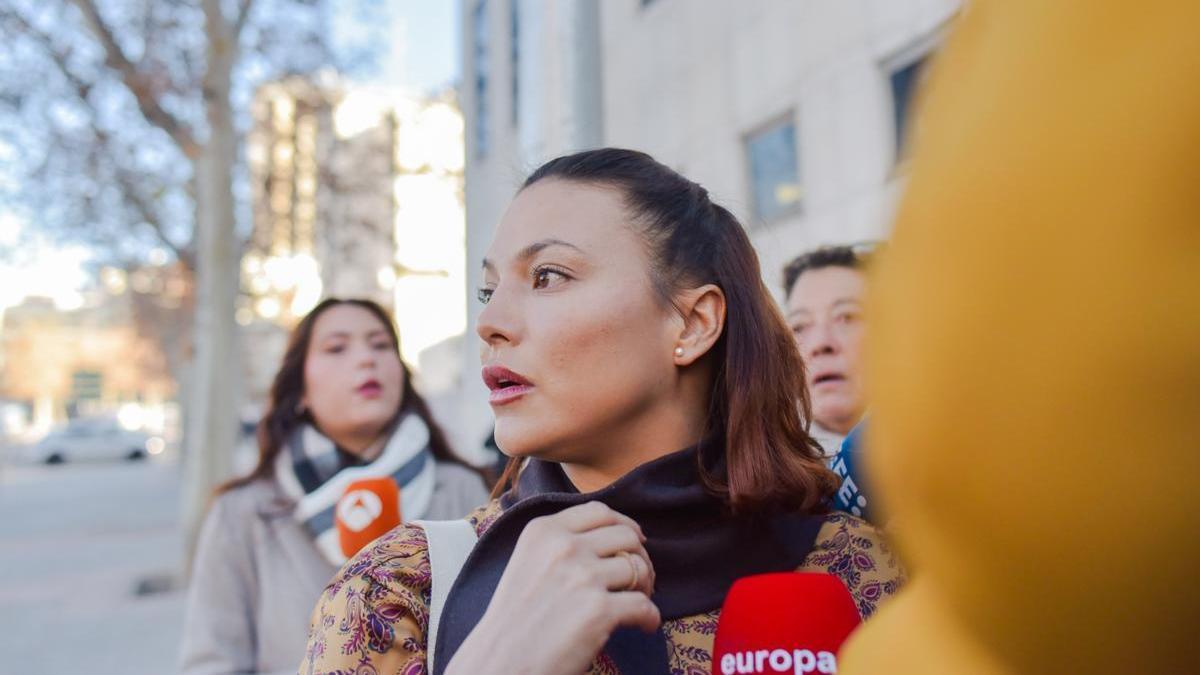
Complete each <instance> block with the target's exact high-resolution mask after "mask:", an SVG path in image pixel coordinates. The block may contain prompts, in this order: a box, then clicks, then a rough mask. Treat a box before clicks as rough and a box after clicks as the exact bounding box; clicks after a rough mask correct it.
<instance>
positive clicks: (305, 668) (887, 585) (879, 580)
mask: <svg viewBox="0 0 1200 675" xmlns="http://www.w3.org/2000/svg"><path fill="white" fill-rule="evenodd" d="M500 513H501V508H500V505H499V502H498V501H492V502H491V503H490V504H487V505H485V506H483V507H480V508H479V509H477V510H476V511H475V512H473V513H472V514H471V515H470V516H468V518H467V520H468V521H470V522H471V524H472V525H474V527H475V531H476V532H477V533H479V534H483V533H484V532H485V531H487V529H488V528H489V527H490V526H491V525H492V523H493V522H495V520H496V518H497V517H498V516H499V515H500ZM797 571H801V572H823V573H828V574H833V575H835V576H837V577H838V578H840V579H841V580H842V581H843V582H844V583H845V584H846V587H847V588H848V589H849V590H850V594H851V596H852V597H853V598H854V602H855V604H857V605H858V611H859V613H860V614H861V615H862V616H863V618H864V619H865V618H868V617H870V616H871V615H872V614H873V613H874V612H875V610H876V607H877V606H878V604H879V603H880V602H881V601H883V600H884V599H886V598H887V597H889V596H891V595H892V594H894V593H895V592H896V591H897V590H898V589H899V587H900V584H901V583H902V582H903V579H904V573H903V571H902V570H901V567H900V564H899V562H898V560H897V558H896V556H895V555H894V554H893V553H892V551H891V550H890V549H889V548H888V546H887V544H886V543H885V542H884V540H883V538H882V537H881V536H880V534H879V532H878V531H877V530H876V529H875V528H873V527H872V526H871V525H869V524H867V523H866V522H865V521H863V520H861V519H859V518H855V517H854V516H850V515H847V514H844V513H833V514H830V515H828V516H826V517H825V522H824V524H823V525H822V527H821V529H820V531H819V533H818V534H817V539H816V542H815V543H814V545H813V550H812V553H810V554H809V555H808V557H807V558H806V559H805V561H804V563H803V564H802V565H801V566H800V567H799V568H798V569H797ZM429 593H430V568H429V557H428V554H427V551H426V542H425V531H424V530H422V529H421V528H420V527H415V526H402V527H398V528H396V529H395V530H393V531H391V532H390V533H388V534H387V535H384V536H383V537H381V538H379V539H378V540H377V541H376V542H375V543H374V544H373V545H372V546H370V547H368V548H366V549H364V550H363V551H362V552H360V553H359V554H358V555H357V556H355V557H354V558H353V559H351V560H350V561H349V562H348V563H346V565H345V566H344V567H343V568H342V570H341V571H340V572H339V573H338V574H337V576H336V577H334V580H333V581H332V582H331V583H330V584H329V586H328V587H326V589H325V593H324V594H323V595H322V597H321V600H320V602H318V603H317V607H316V609H315V610H314V611H313V616H312V621H311V624H310V627H309V637H308V648H307V650H306V652H305V655H304V662H303V663H302V664H301V667H300V673H302V674H304V675H318V674H319V675H383V674H385V673H387V674H392V673H396V674H401V675H421V674H423V673H425V672H426V670H425V635H426V631H427V628H428V622H429ZM719 617H720V610H714V611H711V612H707V613H704V614H699V615H695V616H689V617H684V618H682V619H676V620H672V621H665V622H664V623H663V632H664V633H665V634H666V637H667V643H668V646H669V648H670V662H671V672H672V674H673V675H708V674H709V673H710V672H711V671H710V668H711V661H712V646H713V638H714V637H715V635H716V631H717V620H718V618H719ZM589 672H590V673H592V674H595V675H617V673H618V671H617V670H616V668H615V667H614V666H613V664H611V663H608V662H606V659H605V658H604V657H603V656H601V657H599V658H597V660H596V661H595V662H594V663H593V664H592V666H591V669H590V671H589Z"/></svg>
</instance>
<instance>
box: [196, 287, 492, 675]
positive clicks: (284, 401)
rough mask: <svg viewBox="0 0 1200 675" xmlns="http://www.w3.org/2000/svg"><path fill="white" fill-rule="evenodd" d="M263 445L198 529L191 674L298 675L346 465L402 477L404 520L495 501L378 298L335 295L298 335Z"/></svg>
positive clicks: (329, 571)
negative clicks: (417, 381) (437, 417)
mask: <svg viewBox="0 0 1200 675" xmlns="http://www.w3.org/2000/svg"><path fill="white" fill-rule="evenodd" d="M258 444H259V459H258V464H257V466H256V467H255V468H254V470H253V471H252V472H251V473H250V474H249V475H248V476H246V477H244V478H240V479H237V480H234V481H232V482H230V483H228V484H226V485H224V486H222V487H221V488H220V489H219V490H218V491H217V496H216V498H215V500H214V502H213V504H212V508H211V510H210V512H209V514H208V517H207V520H206V521H205V524H204V527H203V529H202V531H201V534H200V539H199V543H198V545H197V549H196V558H195V562H194V565H193V568H192V579H191V587H190V590H189V597H188V609H187V617H186V622H185V628H184V637H183V646H182V671H183V672H184V673H185V674H188V675H199V674H200V673H212V674H216V673H235V672H236V673H244V672H254V673H270V672H289V673H294V672H296V663H297V662H298V661H299V660H300V657H301V655H302V654H303V651H304V650H303V647H304V641H305V636H306V635H307V632H308V621H309V616H310V614H311V613H312V608H313V604H314V603H315V602H316V600H317V598H318V597H319V596H320V594H321V589H323V588H324V587H325V584H327V583H328V582H329V579H330V577H332V576H333V574H334V572H335V571H336V570H337V568H338V567H339V566H340V565H341V564H342V563H343V562H345V560H346V557H347V556H346V554H345V551H343V550H342V547H341V546H340V545H339V541H338V532H337V529H336V528H335V526H334V514H333V512H334V509H335V507H336V504H337V502H338V500H339V499H340V498H341V497H342V491H343V489H344V486H343V485H342V484H343V483H345V482H346V481H345V480H344V479H345V478H346V476H347V475H348V474H347V472H350V474H349V475H354V476H356V477H363V476H369V477H377V478H388V477H390V478H392V479H394V480H395V481H396V483H397V487H398V488H399V493H400V499H399V501H400V516H401V518H403V519H405V520H408V519H418V518H432V519H444V518H460V517H462V516H464V515H465V514H466V513H467V512H468V511H470V510H471V509H472V508H474V507H477V506H479V505H480V504H483V503H484V502H486V501H487V499H488V492H487V488H486V486H485V483H484V478H483V475H482V474H481V473H480V472H479V471H478V470H477V469H475V468H474V467H472V466H470V465H469V464H467V463H466V462H465V461H463V460H462V459H461V458H459V457H458V456H457V455H456V454H455V453H454V452H453V450H451V448H450V445H449V444H448V443H447V442H446V438H445V436H444V435H443V433H442V431H441V429H440V428H439V427H438V424H437V423H436V422H435V421H434V419H433V417H432V415H431V414H430V412H429V408H428V406H427V405H426V403H425V401H424V400H423V399H422V398H421V396H420V394H418V393H417V391H416V390H415V389H414V388H413V384H412V378H411V377H410V374H409V372H408V369H407V367H406V366H405V365H404V362H403V361H402V360H401V359H400V350H399V336H398V335H397V333H396V329H395V327H394V325H393V323H392V321H391V318H390V317H389V316H388V314H387V312H386V311H385V310H384V309H383V308H382V307H380V306H379V305H378V304H376V303H374V302H372V301H369V300H356V299H351V300H339V299H332V298H331V299H328V300H325V301H324V302H322V303H321V304H319V305H317V307H315V308H314V309H313V310H312V311H311V312H309V313H308V315H307V316H305V317H304V318H303V319H302V320H301V321H300V323H299V324H298V325H297V326H296V328H295V330H293V331H292V335H291V338H290V342H289V344H288V348H287V351H286V353H285V355H284V359H283V365H282V366H281V367H280V369H279V372H278V373H276V375H275V380H274V383H273V384H272V386H271V397H270V404H269V407H268V409H267V412H266V414H265V415H264V416H263V419H262V421H261V422H260V423H259V427H258Z"/></svg>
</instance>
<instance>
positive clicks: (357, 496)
mask: <svg viewBox="0 0 1200 675" xmlns="http://www.w3.org/2000/svg"><path fill="white" fill-rule="evenodd" d="M334 523H335V525H336V526H337V533H338V544H339V546H340V547H341V550H342V554H343V555H345V556H346V557H347V558H350V557H353V556H354V554H355V553H358V552H359V551H360V550H362V549H363V547H365V546H366V545H367V544H370V543H371V542H373V541H375V540H376V539H378V538H379V537H381V536H383V535H384V534H387V532H388V531H389V530H391V529H392V528H394V527H396V526H397V525H399V524H400V488H399V487H398V486H397V485H396V481H395V480H394V479H392V478H391V477H390V476H388V477H383V478H360V479H358V480H356V481H353V482H351V483H350V484H349V485H347V486H346V492H345V493H343V494H342V498H341V499H339V500H338V503H337V506H335V507H334Z"/></svg>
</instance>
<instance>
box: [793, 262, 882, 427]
mask: <svg viewBox="0 0 1200 675" xmlns="http://www.w3.org/2000/svg"><path fill="white" fill-rule="evenodd" d="M865 291H866V281H865V280H864V279H863V275H862V273H861V272H859V271H858V270H855V269H850V268H848V267H822V268H820V269H815V270H809V271H807V272H805V273H803V274H801V275H800V278H799V279H797V280H796V285H795V286H793V287H792V292H791V293H790V294H789V295H788V301H787V309H788V323H789V324H790V326H791V328H792V335H793V336H795V338H796V345H797V346H798V347H799V348H800V355H801V356H802V357H803V358H804V366H805V371H806V375H807V378H808V381H807V385H808V395H809V397H810V398H811V400H812V413H813V421H815V422H817V423H818V424H820V425H821V426H823V427H825V428H826V429H829V430H830V431H834V432H837V433H841V434H844V433H847V432H849V431H850V429H852V428H853V427H854V425H855V424H857V423H858V421H859V419H861V418H862V415H863V411H864V410H866V406H867V403H866V394H865V393H864V391H863V390H864V387H863V373H862V344H863V333H864V323H863V318H862V302H863V294H864V293H865Z"/></svg>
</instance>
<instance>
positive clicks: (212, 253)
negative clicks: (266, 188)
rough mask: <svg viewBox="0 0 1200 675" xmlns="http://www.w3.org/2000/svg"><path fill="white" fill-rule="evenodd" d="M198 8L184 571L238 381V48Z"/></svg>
mask: <svg viewBox="0 0 1200 675" xmlns="http://www.w3.org/2000/svg"><path fill="white" fill-rule="evenodd" d="M204 13H205V19H206V20H205V28H206V31H207V33H208V38H209V39H208V45H209V48H208V70H207V73H206V74H205V78H204V92H203V93H204V102H205V108H206V113H207V119H208V127H209V137H208V142H207V143H206V144H205V145H204V149H203V150H202V152H201V154H200V157H199V158H198V159H197V161H196V163H195V168H196V173H195V175H196V187H197V193H196V197H197V204H196V216H197V220H196V258H197V260H196V262H197V269H196V291H197V292H196V324H195V329H196V333H195V352H194V358H193V363H192V367H191V378H190V379H191V391H190V392H189V393H190V395H189V396H188V405H189V406H190V410H188V411H186V414H187V417H188V422H187V425H186V429H185V434H186V435H185V442H184V451H185V458H184V462H185V465H184V467H185V468H184V485H183V500H184V503H183V509H182V517H183V527H184V535H185V546H186V550H185V560H186V561H187V562H186V563H185V565H186V571H187V572H189V573H190V570H191V560H192V553H193V552H194V549H195V542H196V536H197V534H198V532H199V528H200V524H201V522H202V521H203V518H204V515H205V512H206V510H207V506H208V503H209V499H210V497H211V495H212V490H213V488H214V487H215V486H216V485H217V484H218V483H219V482H220V481H222V480H225V479H227V478H228V477H229V474H230V471H231V468H232V460H233V449H234V444H235V442H236V439H237V421H238V420H237V407H238V406H237V401H238V396H239V387H238V384H239V382H240V381H241V366H240V364H241V359H240V358H238V354H237V345H236V340H235V338H236V324H235V322H234V312H235V310H236V302H237V292H238V279H239V271H240V270H239V268H240V265H239V252H238V246H237V241H236V232H235V229H234V204H233V187H232V182H233V168H234V163H235V160H236V152H237V136H236V132H235V130H234V125H233V110H232V106H231V104H230V83H231V78H232V71H233V64H234V62H235V59H236V48H237V47H236V43H235V36H234V34H233V27H232V26H231V25H230V23H229V22H228V21H227V20H226V19H225V18H224V16H223V15H222V14H221V8H220V2H219V1H218V0H205V2H204Z"/></svg>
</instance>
